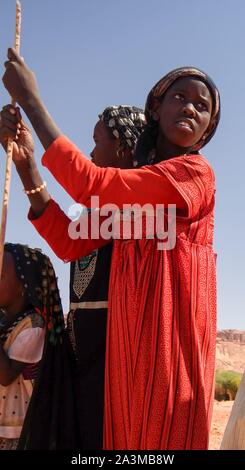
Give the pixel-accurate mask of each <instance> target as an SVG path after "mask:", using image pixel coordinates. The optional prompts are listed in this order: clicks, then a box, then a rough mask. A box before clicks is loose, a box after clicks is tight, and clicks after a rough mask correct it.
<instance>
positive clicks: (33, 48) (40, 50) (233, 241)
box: [0, 0, 245, 329]
mask: <svg viewBox="0 0 245 470" xmlns="http://www.w3.org/2000/svg"><path fill="white" fill-rule="evenodd" d="M22 9H23V25H22V40H21V52H22V55H23V56H24V58H25V61H26V62H27V63H28V65H29V66H30V67H31V68H32V69H33V70H34V71H35V73H36V75H37V77H38V81H39V86H40V90H41V94H42V97H43V99H44V101H45V103H46V105H47V106H48V108H49V110H50V112H51V113H52V115H53V117H54V118H55V119H56V121H57V123H58V125H59V126H60V128H61V129H62V130H63V131H64V133H65V134H67V135H68V136H69V137H70V138H71V139H72V140H73V141H74V142H75V143H76V144H77V145H78V146H79V147H80V148H81V149H82V150H83V151H84V152H85V153H86V154H87V155H88V154H89V152H90V150H91V148H92V146H93V142H92V133H93V127H94V124H95V122H96V120H97V115H98V113H99V112H101V111H102V110H103V109H104V108H105V107H106V106H107V105H110V104H119V103H123V104H128V103H130V104H134V105H137V106H144V103H145V98H146V95H147V93H148V91H149V90H150V88H151V87H152V85H153V84H154V83H155V82H156V81H157V80H158V79H159V78H161V76H163V75H164V74H165V73H166V72H168V71H169V70H171V69H172V68H175V67H178V66H182V65H194V66H197V67H200V68H201V69H203V70H205V71H206V72H207V73H209V74H210V76H211V77H212V78H213V80H214V81H215V82H216V84H217V85H218V87H219V89H220V93H221V98H222V119H221V123H220V127H219V130H218V131H217V133H216V136H215V137H214V139H213V141H211V142H210V143H209V144H208V145H207V147H206V148H205V149H204V154H205V156H206V157H207V158H208V159H209V160H210V162H211V163H212V165H213V167H214V170H215V172H216V178H217V203H216V235H215V250H216V251H217V253H218V261H217V266H218V327H219V328H241V329H245V282H244V281H245V279H244V266H245V250H244V237H245V234H244V232H245V222H244V216H243V215H242V214H244V201H245V181H244V179H245V155H244V136H245V114H244V110H245V85H244V84H245V52H244V51H245V2H244V1H243V0H232V1H231V0H215V1H214V0H205V1H201V0H186V1H185V2H183V1H182V0H171V1H165V0H151V1H149V0H123V1H119V0H59V1H58V0H40V1H37V0H22ZM0 11H1V16H0V63H2V64H3V63H4V61H5V57H6V49H7V47H8V46H11V45H12V44H13V35H14V18H15V1H14V0H8V1H7V0H0ZM3 70H4V68H3V66H2V69H1V72H3ZM1 75H2V73H1ZM0 90H1V92H0V106H3V105H4V104H6V103H8V102H9V97H8V95H7V94H6V92H5V90H4V88H3V87H1V88H0ZM0 152H1V154H2V158H1V161H0V170H1V174H2V177H1V187H0V189H2V186H3V178H4V177H3V174H4V153H3V152H2V151H1V150H0ZM41 155H42V149H41V146H40V145H39V143H38V142H37V141H36V156H37V160H38V161H39V162H40V157H41ZM40 167H41V166H40ZM41 172H42V175H43V177H44V179H45V180H47V182H48V188H49V191H50V193H51V194H52V196H53V197H54V198H55V199H56V200H57V201H58V202H59V203H60V205H61V206H62V208H63V209H64V210H65V211H67V209H68V207H69V204H70V201H71V200H70V199H69V197H68V196H67V195H66V194H65V193H64V191H63V190H62V189H61V188H60V187H59V186H58V184H57V183H56V182H55V180H54V179H53V178H52V177H51V176H50V175H49V174H48V172H47V171H46V170H45V169H43V168H41ZM27 209H28V201H27V199H26V197H25V195H24V194H23V192H22V189H21V184H20V182H19V180H18V178H17V176H16V173H15V170H14V171H13V178H12V187H11V200H10V208H9V218H8V229H7V239H8V240H9V241H13V242H17V241H18V242H22V243H28V244H29V245H32V246H34V245H35V246H39V247H41V248H43V250H44V251H45V252H46V253H47V254H49V256H50V257H51V259H52V261H53V262H54V265H55V268H56V271H57V274H58V277H59V284H60V290H61V293H62V299H63V304H64V309H65V311H67V308H68V295H69V289H68V284H69V266H67V265H64V264H63V263H62V262H61V261H60V260H58V259H57V258H56V257H55V255H54V254H53V253H52V252H51V250H49V248H48V246H47V245H46V243H45V242H44V241H43V240H42V239H41V238H40V237H39V236H38V234H37V233H36V232H35V230H34V229H33V228H32V226H31V224H30V223H29V222H28V221H27V220H26V213H27Z"/></svg>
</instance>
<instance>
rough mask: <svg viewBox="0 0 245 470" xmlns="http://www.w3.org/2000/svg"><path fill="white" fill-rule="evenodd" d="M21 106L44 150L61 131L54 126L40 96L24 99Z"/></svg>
mask: <svg viewBox="0 0 245 470" xmlns="http://www.w3.org/2000/svg"><path fill="white" fill-rule="evenodd" d="M22 107H23V109H24V111H25V113H26V115H27V116H28V118H29V120H30V121H31V123H32V126H33V128H34V130H35V132H36V134H37V136H38V138H39V140H40V142H41V144H42V146H43V147H44V149H45V150H46V149H47V148H48V147H49V146H50V145H51V144H52V142H53V141H54V140H55V139H56V138H57V137H59V135H61V131H60V130H59V129H58V127H57V126H56V124H55V122H54V120H53V119H52V117H51V116H50V114H49V112H48V110H47V108H46V107H45V106H44V104H43V103H42V101H41V98H40V97H33V98H31V99H29V100H28V101H25V102H24V103H22Z"/></svg>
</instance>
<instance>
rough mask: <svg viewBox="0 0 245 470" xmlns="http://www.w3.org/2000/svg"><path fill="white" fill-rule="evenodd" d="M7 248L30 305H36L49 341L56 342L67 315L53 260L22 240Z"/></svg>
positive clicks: (35, 307)
mask: <svg viewBox="0 0 245 470" xmlns="http://www.w3.org/2000/svg"><path fill="white" fill-rule="evenodd" d="M4 250H5V251H7V252H8V253H11V255H12V257H13V260H14V264H15V270H16V274H17V276H18V278H19V279H20V280H21V281H22V284H23V288H24V290H25V291H26V293H27V298H28V308H29V309H30V307H33V309H34V310H35V311H36V312H37V313H39V315H41V316H42V318H43V319H44V321H45V325H46V327H47V331H48V337H49V341H50V343H52V344H56V343H57V340H58V339H59V338H60V337H61V332H62V331H63V329H64V317H63V311H62V305H61V299H60V294H59V289H58V285H57V279H56V276H55V272H54V268H53V265H52V263H51V261H50V259H49V258H48V256H46V255H44V254H43V253H42V252H41V250H40V249H37V248H34V249H33V248H29V246H27V245H21V244H19V243H6V244H5V246H4Z"/></svg>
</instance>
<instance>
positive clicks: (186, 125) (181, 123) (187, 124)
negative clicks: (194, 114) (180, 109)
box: [176, 119, 194, 131]
mask: <svg viewBox="0 0 245 470" xmlns="http://www.w3.org/2000/svg"><path fill="white" fill-rule="evenodd" d="M176 124H177V126H178V127H181V128H183V129H189V130H191V131H194V126H193V123H192V121H190V120H189V119H179V120H178V121H176Z"/></svg>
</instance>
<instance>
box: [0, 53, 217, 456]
mask: <svg viewBox="0 0 245 470" xmlns="http://www.w3.org/2000/svg"><path fill="white" fill-rule="evenodd" d="M9 58H10V61H9V62H8V63H7V64H6V73H5V76H4V83H5V86H6V87H7V89H8V91H9V92H10V94H12V95H13V97H14V98H15V99H16V101H18V102H19V104H20V105H21V106H22V107H23V109H24V110H25V112H26V114H27V115H28V117H29V119H30V120H31V122H32V124H33V126H34V129H35V130H36V132H37V134H38V136H39V138H40V140H41V142H42V143H43V145H44V147H45V148H46V153H45V155H44V157H43V164H44V166H46V167H47V168H48V169H49V170H50V171H51V173H52V174H53V175H54V176H55V178H56V179H57V181H58V182H59V183H60V184H61V185H62V186H63V187H64V189H65V190H66V191H67V192H68V193H69V194H70V195H71V196H72V197H73V198H74V199H75V201H77V202H81V203H83V204H85V205H87V206H88V207H89V205H90V200H91V196H94V195H96V196H99V198H100V200H99V205H100V207H101V206H103V205H104V204H106V203H114V204H116V205H117V206H118V207H119V208H120V209H123V205H124V204H135V203H139V204H141V205H143V204H146V203H150V204H153V205H155V204H165V205H167V204H175V205H176V215H177V217H176V244H175V246H174V248H172V249H170V250H159V249H158V242H159V240H157V237H155V238H154V239H149V238H147V236H146V234H144V233H143V237H142V238H141V239H138V240H134V239H128V240H121V239H118V240H115V241H114V248H113V256H112V266H111V275H110V290H109V305H108V329H107V351H106V371H105V374H106V375H105V377H106V384H105V426H104V448H105V449H126V450H127V449H171V450H176V449H206V448H207V446H208V434H209V427H210V418H211V411H212V402H213V380H214V366H215V336H216V266H215V264H216V255H215V253H214V252H213V226H214V203H215V179H214V173H213V170H212V168H211V166H210V164H209V163H208V162H207V160H206V159H205V158H204V157H203V156H201V155H200V154H199V153H198V150H199V149H200V148H201V147H203V145H205V144H206V143H207V142H208V141H209V140H210V138H211V137H212V136H213V134H214V132H215V130H216V127H217V124H218V121H219V114H220V102H219V94H218V91H217V89H216V87H215V85H214V84H213V82H212V81H211V80H210V79H209V77H207V75H206V74H204V73H203V72H201V71H199V70H197V69H194V68H190V67H185V68H181V69H177V70H175V71H172V72H170V73H169V74H168V75H167V76H165V77H163V78H162V79H161V80H160V81H159V82H158V83H157V84H156V85H155V86H154V87H153V89H152V90H151V92H150V94H149V96H148V99H147V103H146V116H147V119H148V126H147V129H146V132H145V133H143V134H142V137H141V138H140V139H139V144H138V148H137V151H136V156H135V159H136V162H137V165H138V166H141V165H145V166H143V167H142V168H139V169H135V170H120V169H115V168H97V167H95V165H94V164H93V163H91V162H89V161H88V160H87V159H86V158H85V157H84V156H83V155H82V154H81V152H80V151H79V150H78V149H77V148H76V147H75V146H74V145H73V144H72V143H71V142H70V141H69V140H68V139H67V138H66V137H64V136H62V135H61V132H60V131H59V130H58V128H57V127H56V126H55V124H54V123H53V121H52V120H51V118H50V116H49V114H48V113H47V110H46V108H45V107H44V105H43V103H42V102H41V99H40V96H39V92H38V89H37V86H36V82H35V80H34V79H33V75H32V74H31V72H30V71H29V69H28V68H27V67H26V65H25V64H24V63H23V61H22V59H20V58H19V56H18V55H17V54H16V53H15V52H14V51H12V50H11V51H10V57H9ZM26 90H28V92H26ZM13 120H14V119H13ZM149 158H150V159H151V160H152V159H154V165H153V166H149V165H147V163H149ZM57 217H59V210H58V208H57V206H56V205H55V203H54V202H53V201H51V203H49V204H47V206H46V209H45V211H44V212H43V213H42V215H41V216H39V218H35V213H34V214H33V213H31V214H30V218H31V219H32V222H33V224H34V225H35V226H36V228H37V229H38V230H39V232H40V233H41V234H42V236H44V238H45V239H47V240H48V241H49V243H50V245H51V246H52V247H56V248H57V251H59V252H60V253H63V254H62V257H63V258H66V256H65V255H66V253H68V252H69V258H70V259H72V257H73V253H74V257H77V253H78V252H79V250H80V254H86V253H85V252H86V250H88V251H89V250H90V251H91V250H92V249H93V248H94V247H95V246H98V245H99V244H100V243H103V242H105V241H103V242H101V241H100V240H99V241H98V240H91V243H90V242H89V240H86V243H85V241H84V240H81V239H80V240H79V239H78V240H70V243H69V241H68V238H69V237H68V233H67V228H68V224H69V219H66V216H65V215H64V214H62V215H61V214H60V217H59V220H60V222H59V228H58V230H57V229H56V230H55V225H56V223H57ZM56 227H57V226H56ZM84 247H85V248H84ZM84 251H85V252H84ZM88 251H87V252H88Z"/></svg>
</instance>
